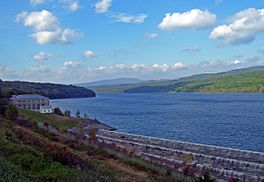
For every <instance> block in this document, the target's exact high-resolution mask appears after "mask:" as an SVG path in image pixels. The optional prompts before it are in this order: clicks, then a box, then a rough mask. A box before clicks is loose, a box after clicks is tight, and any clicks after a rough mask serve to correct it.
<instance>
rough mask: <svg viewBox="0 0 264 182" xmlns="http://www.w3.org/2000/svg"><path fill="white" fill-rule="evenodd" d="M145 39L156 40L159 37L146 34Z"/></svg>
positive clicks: (153, 34)
mask: <svg viewBox="0 0 264 182" xmlns="http://www.w3.org/2000/svg"><path fill="white" fill-rule="evenodd" d="M145 37H146V38H147V39H156V38H158V37H159V35H158V34H157V33H146V35H145Z"/></svg>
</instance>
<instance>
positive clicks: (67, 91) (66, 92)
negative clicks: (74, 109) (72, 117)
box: [0, 80, 96, 99]
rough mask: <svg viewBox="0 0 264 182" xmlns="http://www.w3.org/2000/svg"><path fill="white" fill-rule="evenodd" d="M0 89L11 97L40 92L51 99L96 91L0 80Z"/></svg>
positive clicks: (87, 94) (82, 95)
mask: <svg viewBox="0 0 264 182" xmlns="http://www.w3.org/2000/svg"><path fill="white" fill-rule="evenodd" d="M0 91H1V93H2V94H3V95H4V96H5V97H6V98H9V97H11V96H12V95H18V94H40V95H43V96H46V97H49V98H50V99H64V98H85V97H95V96H96V93H95V92H94V91H92V90H90V89H86V88H84V87H78V86H74V85H62V84H52V83H33V82H22V81H2V80H0Z"/></svg>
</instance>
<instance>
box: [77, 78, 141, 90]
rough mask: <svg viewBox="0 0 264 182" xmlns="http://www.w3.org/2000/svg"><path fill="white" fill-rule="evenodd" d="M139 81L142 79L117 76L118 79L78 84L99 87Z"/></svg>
mask: <svg viewBox="0 0 264 182" xmlns="http://www.w3.org/2000/svg"><path fill="white" fill-rule="evenodd" d="M139 82H142V80H139V79H136V78H116V79H108V80H100V81H94V82H87V83H81V84H77V85H79V86H83V87H86V88H89V87H99V86H109V85H121V84H132V83H139Z"/></svg>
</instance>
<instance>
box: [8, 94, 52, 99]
mask: <svg viewBox="0 0 264 182" xmlns="http://www.w3.org/2000/svg"><path fill="white" fill-rule="evenodd" d="M17 99H49V98H48V97H44V96H42V95H38V94H24V95H13V96H12V97H11V100H17Z"/></svg>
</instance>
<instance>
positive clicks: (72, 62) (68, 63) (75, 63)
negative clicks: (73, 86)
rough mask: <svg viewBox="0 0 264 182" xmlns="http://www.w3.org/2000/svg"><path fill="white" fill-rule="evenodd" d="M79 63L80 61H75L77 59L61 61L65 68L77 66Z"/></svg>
mask: <svg viewBox="0 0 264 182" xmlns="http://www.w3.org/2000/svg"><path fill="white" fill-rule="evenodd" d="M79 65H81V63H80V62H77V61H66V62H64V63H63V66H64V67H65V68H70V67H76V66H79Z"/></svg>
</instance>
